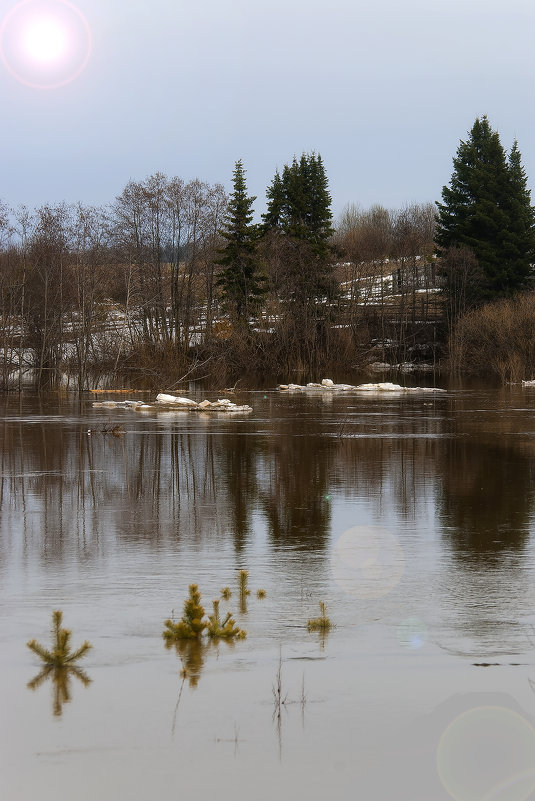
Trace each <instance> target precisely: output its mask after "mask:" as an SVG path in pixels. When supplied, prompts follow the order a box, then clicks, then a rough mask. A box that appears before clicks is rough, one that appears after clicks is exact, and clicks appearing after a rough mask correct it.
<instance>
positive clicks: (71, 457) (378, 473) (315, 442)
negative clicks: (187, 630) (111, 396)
mask: <svg viewBox="0 0 535 801" xmlns="http://www.w3.org/2000/svg"><path fill="white" fill-rule="evenodd" d="M252 403H253V406H254V407H255V414H254V415H253V416H252V417H250V418H248V419H247V420H246V421H244V420H240V419H217V420H216V419H213V418H209V419H207V420H201V419H200V418H198V417H195V418H194V417H191V416H187V415H174V416H171V417H166V416H162V415H157V414H155V413H154V414H150V415H144V416H143V417H141V416H137V415H135V414H134V413H131V412H124V413H123V412H118V411H116V412H114V415H115V416H114V417H112V419H110V420H109V423H108V422H107V421H108V414H106V418H105V420H104V418H103V417H102V416H101V415H100V413H99V412H98V411H97V410H92V408H91V407H90V406H89V405H87V406H86V407H84V408H83V409H82V410H81V411H80V410H79V409H78V408H77V407H76V406H75V405H74V404H72V403H70V402H68V401H66V400H65V399H60V398H56V399H54V400H49V401H47V402H43V401H40V400H38V399H26V400H25V401H24V402H23V405H22V406H19V405H18V402H17V403H14V402H13V401H12V400H11V399H6V401H5V404H4V419H3V424H2V429H1V432H0V445H1V453H0V467H1V479H0V530H1V532H2V536H1V537H0V571H4V572H6V571H7V566H8V565H10V566H11V567H13V565H14V564H15V565H19V567H20V566H25V565H28V564H29V563H30V562H32V563H34V564H36V563H39V562H40V563H41V566H46V567H47V569H48V568H49V567H50V566H53V567H54V568H58V569H59V568H61V566H63V565H67V564H73V563H74V562H76V564H79V565H82V564H89V563H98V564H103V565H105V564H106V563H107V559H108V556H109V554H110V552H111V551H114V552H115V551H116V550H118V551H119V552H120V553H121V555H124V554H126V553H139V554H142V555H143V557H142V558H145V555H146V554H147V552H148V551H157V552H160V553H161V554H165V555H166V556H165V559H166V560H167V562H168V563H169V564H170V569H172V565H173V564H174V560H176V564H177V569H179V565H180V560H179V555H181V554H183V553H184V552H186V551H187V553H188V554H193V555H198V554H201V553H202V551H203V548H206V547H208V546H209V547H210V549H219V550H220V552H221V553H223V552H224V553H225V554H228V553H229V552H230V556H228V560H229V562H231V561H233V558H235V557H236V555H238V556H239V559H238V560H237V561H238V563H240V562H242V563H243V562H245V560H244V559H243V558H242V554H246V553H247V552H249V553H250V551H248V549H251V548H253V549H254V548H259V549H264V553H265V556H266V559H267V562H269V564H270V565H274V568H273V569H274V570H276V578H277V580H278V581H291V580H293V581H297V582H301V586H308V582H309V580H310V578H309V576H310V573H311V571H312V570H313V571H315V573H314V575H315V576H319V575H320V572H321V571H323V572H322V573H321V575H322V576H323V579H322V580H324V581H326V580H327V577H330V575H331V574H330V569H329V565H330V557H331V556H332V546H331V543H332V541H333V540H336V541H338V540H339V539H340V535H341V534H342V533H343V531H344V530H345V529H347V528H348V527H354V526H369V525H374V526H379V527H380V528H384V529H387V530H390V531H391V534H392V537H394V539H395V542H396V543H398V544H399V548H401V549H402V551H403V555H404V557H403V558H404V560H405V570H404V571H401V570H400V569H399V570H398V571H397V572H396V573H395V577H396V580H395V581H391V582H389V583H388V585H385V593H386V591H388V594H393V593H400V594H402V593H409V594H410V593H411V592H412V593H418V592H423V591H424V590H423V589H420V586H419V584H418V578H415V576H417V574H418V571H419V570H422V569H423V568H422V567H421V565H422V564H423V562H422V559H423V557H424V556H425V555H427V557H428V558H429V559H430V558H431V557H430V554H431V553H432V554H433V562H434V564H437V565H440V568H439V569H438V576H437V578H436V580H434V583H433V586H434V587H436V588H437V590H438V596H439V601H438V602H439V603H443V604H444V605H445V607H446V614H448V612H449V609H450V608H451V606H452V604H455V605H456V614H457V612H458V609H459V603H460V600H461V599H463V603H464V607H465V611H466V610H467V611H466V614H463V616H460V615H457V618H456V624H455V625H457V626H458V627H464V630H463V631H462V632H461V634H462V637H463V638H464V636H465V635H466V634H469V635H470V636H474V637H476V638H477V637H479V636H480V635H481V632H484V631H485V620H489V619H490V620H491V625H490V627H489V629H488V630H487V634H488V636H489V637H490V636H491V634H490V632H491V630H492V627H493V626H494V625H495V623H496V617H497V611H496V610H497V609H498V607H499V606H500V605H502V608H503V609H504V610H508V612H507V614H508V613H509V612H510V613H511V614H512V612H513V610H512V607H511V603H512V601H511V600H510V599H508V598H507V594H508V593H509V588H510V587H511V586H512V584H514V585H515V588H516V597H518V595H519V590H520V591H522V592H524V591H526V592H527V586H528V581H527V578H526V575H525V572H523V571H524V560H525V559H526V551H527V549H528V546H529V537H528V535H529V531H530V526H531V518H532V515H533V506H534V504H533V501H534V497H535V467H534V462H533V458H532V457H533V443H532V434H531V431H532V414H531V410H530V409H522V408H521V406H520V403H519V401H518V399H516V400H515V402H514V403H513V402H512V400H511V399H510V398H509V397H508V396H506V395H503V396H500V397H498V398H496V397H495V396H493V395H492V396H491V395H488V394H487V395H484V394H482V395H475V394H472V395H468V396H464V395H462V394H460V395H458V396H444V397H442V396H441V398H440V399H437V400H435V399H433V400H432V401H429V399H428V398H427V399H425V398H418V397H416V396H414V397H412V396H411V397H408V396H407V397H397V398H395V399H388V398H362V397H359V398H351V397H347V398H346V397H333V396H330V397H329V398H328V402H327V401H326V400H325V399H323V398H322V399H317V398H305V397H296V398H288V397H280V396H273V395H270V396H269V397H268V398H267V399H263V398H261V397H259V396H255V397H254V400H253V401H252ZM103 420H104V422H106V423H107V425H109V424H115V423H121V425H122V426H123V427H124V428H125V434H124V436H122V437H120V438H114V437H110V436H104V435H102V434H101V433H98V427H99V424H102V422H103ZM88 429H92V430H95V432H96V433H94V434H91V435H88V433H87V432H88ZM335 512H336V513H337V514H338V515H339V516H340V517H341V519H342V520H343V522H344V525H343V527H340V528H339V529H338V530H336V531H334V530H333V521H334V519H335ZM417 531H422V532H423V535H422V537H421V538H420V539H418V538H416V537H415V535H414V532H417ZM435 531H436V532H437V536H436V537H434V532H435ZM259 532H261V533H262V535H261V536H264V533H265V538H264V539H263V540H262V541H260V534H259ZM407 532H409V533H410V536H409V537H408V538H407ZM411 537H412V539H411ZM292 554H294V556H292ZM335 555H336V552H335ZM195 558H196V565H197V564H199V565H201V566H202V560H201V559H200V558H199V557H198V556H196V557H195ZM346 561H347V560H346ZM379 561H380V560H377V559H376V560H375V566H374V567H373V570H375V573H374V572H373V570H372V572H371V573H370V570H371V567H370V564H369V560H368V562H366V564H365V565H361V564H360V562H359V563H358V564H357V567H358V570H357V573H359V571H360V574H363V575H364V574H365V575H366V576H368V579H369V581H368V584H369V583H370V581H372V579H373V582H372V583H374V585H375V584H377V580H378V579H377V575H376V573H377V569H378V568H379V567H381V570H382V572H381V576H384V575H386V574H385V570H384V565H382V563H381V564H379ZM394 561H395V562H396V565H397V567H399V564H400V560H399V559H397V561H396V560H394ZM267 562H266V564H267ZM234 564H235V562H234ZM245 564H247V562H245ZM344 564H345V563H344ZM392 564H393V565H394V562H393V563H392ZM394 566H395V565H394ZM344 569H345V568H344ZM206 570H209V568H208V567H207V568H206ZM363 571H364V573H363ZM366 571H368V572H366ZM15 574H16V571H15ZM15 574H14V573H13V571H11V575H15ZM196 577H197V576H196V574H195V575H193V576H192V577H191V578H196ZM188 578H189V577H188ZM379 578H380V577H379ZM368 579H366V580H368ZM411 582H412V584H411ZM262 583H264V579H262ZM354 585H355V586H353V590H352V592H351V594H352V596H353V597H355V598H356V599H357V600H362V599H370V592H368V590H367V585H366V581H365V582H364V584H363V583H362V575H361V577H360V581H357V582H356V584H355V582H354ZM272 586H273V584H272V585H271V586H270V589H271V587H272ZM381 586H382V585H381ZM377 595H379V596H381V595H382V593H377V592H375V593H372V596H374V597H377ZM242 600H243V601H245V599H242ZM294 600H295V599H294ZM291 603H292V599H289V601H288V604H289V605H290V604H291ZM482 603H485V604H486V608H485V609H483V612H482V611H481V604H482ZM478 604H479V607H478ZM489 604H490V606H491V607H492V608H491V614H490V616H489V615H488V614H487V612H488V611H489ZM476 607H477V609H476ZM471 608H472V609H476V611H475V612H474V613H472V612H471V611H470V609H471ZM417 609H418V606H417V605H415V608H413V611H415V612H416V613H417V614H420V613H419V612H418V611H417ZM243 611H244V609H243V608H242V612H243ZM409 613H410V610H409V612H407V614H409ZM407 614H405V615H404V616H405V617H406V616H407ZM507 614H505V613H504V615H503V617H504V619H505V618H506V617H507ZM485 615H486V617H485ZM398 622H399V621H398ZM494 633H495V632H494ZM485 636H487V635H485ZM200 656H201V657H202V654H201V655H197V657H196V658H197V660H198V659H199V657H200ZM185 658H186V657H185ZM188 658H189V657H188ZM191 661H192V663H194V662H195V657H194V655H192V656H191ZM201 661H202V660H201ZM197 674H198V671H197ZM195 675H196V669H195V668H194V666H192V677H195ZM194 680H198V675H197V679H195V678H194Z"/></svg>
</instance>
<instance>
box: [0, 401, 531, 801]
mask: <svg viewBox="0 0 535 801" xmlns="http://www.w3.org/2000/svg"><path fill="white" fill-rule="evenodd" d="M190 396H191V397H194V398H195V399H196V400H201V399H202V398H203V397H204V395H201V394H197V395H195V393H193V394H190ZM110 397H111V396H110ZM135 397H136V398H142V399H145V398H148V397H149V396H145V395H136V396H135ZM209 397H211V396H209ZM214 397H215V396H214ZM232 399H233V400H237V401H239V402H240V403H248V404H250V405H251V406H252V407H253V412H252V414H249V415H237V416H223V415H211V416H210V415H208V414H206V415H203V414H199V413H192V412H180V411H177V412H169V411H166V412H164V411H160V412H159V411H156V410H148V411H143V412H135V411H132V410H127V409H113V410H111V411H107V410H105V409H102V408H99V409H96V408H93V407H92V402H93V400H94V398H93V397H91V396H89V395H88V396H87V397H85V398H84V399H83V400H82V402H81V404H79V403H78V401H77V399H75V398H74V397H70V396H67V395H65V396H55V397H52V398H48V399H46V400H45V399H41V400H39V399H37V398H35V397H31V396H25V397H24V398H23V399H22V401H19V399H18V398H16V397H9V398H4V399H2V402H1V407H0V408H1V417H2V420H1V432H0V442H1V455H0V460H1V469H2V474H1V483H0V608H1V617H0V710H1V716H0V798H1V799H2V801H29V800H30V799H36V798H39V801H57V800H58V799H63V798H65V799H66V798H70V799H73V801H95V800H96V799H102V801H153V799H158V801H166V799H179V798H180V799H186V798H187V799H190V798H196V799H200V800H201V801H204V800H205V799H215V798H217V799H220V800H221V801H227V800H228V801H230V800H231V799H232V801H246V800H247V801H249V800H250V799H255V801H264V800H265V801H268V800H269V801H272V800H273V799H275V798H280V799H294V798H299V799H301V798H302V799H307V801H320V799H321V800H322V801H323V799H325V798H329V799H332V801H338V799H340V800H341V801H342V800H344V801H345V799H361V800H362V801H394V800H395V801H447V799H450V798H452V797H453V798H454V799H457V801H476V800H479V799H481V801H483V799H486V800H487V799H488V801H490V799H499V801H521V800H522V799H527V798H535V789H534V788H535V727H534V726H535V544H534V536H533V535H534V530H535V522H534V511H535V459H534V457H535V389H528V388H525V389H522V388H520V387H508V388H505V389H500V388H494V389H483V390H482V389H467V390H460V389H457V390H451V391H448V392H446V393H444V394H418V393H413V394H386V393H382V394H375V393H368V394H363V393H361V394H359V393H348V394H343V395H342V394H340V395H338V394H334V393H331V394H328V393H319V394H317V395H309V394H296V395H293V394H286V395H285V394H282V393H277V392H275V391H267V392H256V393H255V392H252V393H241V394H238V395H237V396H232ZM116 424H117V425H120V426H121V427H122V429H124V433H121V432H117V431H116V432H115V433H116V434H117V435H116V436H114V435H113V434H112V433H110V431H109V429H110V428H112V427H113V426H114V425H116ZM106 432H108V433H106ZM240 570H247V571H248V577H249V589H250V594H249V595H246V596H243V595H242V596H241V597H240V594H239V591H238V574H239V571H240ZM192 583H196V584H198V585H199V589H200V591H201V594H202V603H203V605H204V607H205V609H206V611H207V613H210V612H211V611H212V603H211V602H212V600H214V599H216V598H220V597H221V590H222V588H224V587H229V588H230V590H231V593H232V594H231V596H230V598H229V599H228V600H221V608H222V610H223V611H226V610H227V609H228V610H230V611H231V612H232V613H233V615H234V617H235V619H236V621H237V623H238V625H239V626H240V627H241V628H243V629H245V630H246V631H247V638H246V639H245V640H241V641H236V642H230V643H228V642H224V641H219V642H217V641H216V642H210V641H208V639H207V638H203V640H202V641H201V643H200V644H198V645H196V646H195V647H186V646H184V647H180V648H174V647H173V648H170V649H167V648H166V647H165V643H164V640H163V638H162V632H163V629H164V621H165V620H166V619H167V618H169V617H172V618H173V619H175V620H177V619H178V618H180V616H181V615H182V610H183V603H184V600H185V598H186V596H187V594H188V586H189V585H190V584H192ZM259 589H262V590H264V591H265V597H264V598H262V597H258V595H257V591H258V590H259ZM320 602H323V603H325V604H326V606H327V614H328V616H329V618H330V620H331V621H332V624H333V626H332V628H331V629H330V630H329V631H327V632H323V633H322V632H314V631H308V629H307V621H308V620H309V619H310V618H315V617H317V616H318V615H319V614H320V608H319V603H320ZM56 609H61V610H62V611H63V623H64V625H65V626H66V627H68V628H70V629H72V645H73V647H75V648H76V647H78V646H79V645H81V643H82V642H83V641H84V640H88V641H89V642H90V643H91V644H92V646H93V648H92V649H91V651H90V652H89V653H88V654H87V656H85V657H84V659H83V660H82V661H80V662H79V663H77V665H79V667H80V668H81V669H82V670H83V671H84V673H82V674H78V672H77V671H76V670H72V671H66V672H65V673H64V674H62V675H61V676H58V675H55V674H54V671H52V672H49V674H48V675H44V676H41V677H40V678H38V679H37V681H35V682H33V683H32V680H33V679H34V677H39V676H40V671H41V665H40V664H39V659H38V658H37V657H36V656H35V654H33V653H32V652H31V651H30V650H29V649H28V648H27V647H26V643H27V642H28V640H31V639H33V638H35V639H37V640H38V641H39V642H40V643H42V644H43V645H45V646H46V647H50V621H51V614H52V611H53V610H56ZM29 684H31V686H28V685H29Z"/></svg>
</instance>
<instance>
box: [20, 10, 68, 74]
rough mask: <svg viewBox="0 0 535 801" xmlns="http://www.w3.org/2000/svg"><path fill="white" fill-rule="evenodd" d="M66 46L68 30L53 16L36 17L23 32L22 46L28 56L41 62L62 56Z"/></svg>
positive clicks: (44, 62)
mask: <svg viewBox="0 0 535 801" xmlns="http://www.w3.org/2000/svg"><path fill="white" fill-rule="evenodd" d="M68 47H69V35H68V32H67V30H66V28H65V27H64V25H62V24H61V22H60V21H59V20H57V19H54V18H53V17H36V18H35V19H33V20H31V22H30V23H29V25H27V26H26V29H25V31H24V33H23V48H24V50H25V52H26V54H27V56H28V58H31V59H33V60H34V61H39V62H41V63H43V64H47V63H49V62H50V61H57V60H58V59H61V58H63V57H64V56H65V54H66V52H67V49H68Z"/></svg>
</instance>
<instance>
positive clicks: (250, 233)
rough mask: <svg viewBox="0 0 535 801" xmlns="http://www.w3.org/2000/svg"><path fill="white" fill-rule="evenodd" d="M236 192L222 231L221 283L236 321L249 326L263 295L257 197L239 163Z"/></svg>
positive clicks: (227, 305)
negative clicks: (255, 208) (255, 215)
mask: <svg viewBox="0 0 535 801" xmlns="http://www.w3.org/2000/svg"><path fill="white" fill-rule="evenodd" d="M233 187H234V191H233V192H232V194H231V196H230V201H229V205H228V211H227V214H226V217H225V221H224V227H223V229H222V230H221V231H220V233H221V235H222V236H223V237H224V238H225V239H226V240H227V244H226V245H225V247H224V248H223V249H222V250H221V251H219V252H220V258H219V259H218V261H217V262H216V263H217V264H219V265H221V266H222V267H223V270H222V271H221V274H220V276H219V278H218V281H217V284H218V286H219V287H220V289H221V291H222V295H223V301H224V304H225V306H226V307H227V309H228V310H229V312H230V315H231V318H232V320H233V322H234V323H235V324H236V325H238V326H240V327H243V326H247V324H248V322H249V318H250V316H251V315H252V314H253V312H254V311H255V310H256V309H257V308H258V306H259V304H260V302H261V298H262V294H263V291H264V290H263V280H262V277H261V276H260V274H259V269H258V257H257V238H258V237H257V226H256V225H253V224H252V220H253V211H252V206H253V203H254V201H255V200H256V197H248V196H247V187H246V184H245V170H244V169H243V164H242V162H241V160H240V161H237V162H236V165H235V169H234V173H233Z"/></svg>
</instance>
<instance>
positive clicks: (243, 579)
mask: <svg viewBox="0 0 535 801" xmlns="http://www.w3.org/2000/svg"><path fill="white" fill-rule="evenodd" d="M248 580H249V571H248V570H240V596H241V597H245V596H246V595H250V594H251V590H250V589H249V588H248V587H247V582H248Z"/></svg>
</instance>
